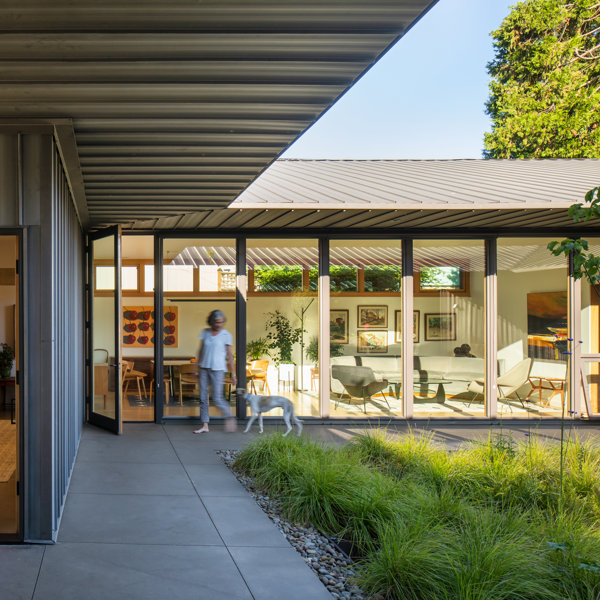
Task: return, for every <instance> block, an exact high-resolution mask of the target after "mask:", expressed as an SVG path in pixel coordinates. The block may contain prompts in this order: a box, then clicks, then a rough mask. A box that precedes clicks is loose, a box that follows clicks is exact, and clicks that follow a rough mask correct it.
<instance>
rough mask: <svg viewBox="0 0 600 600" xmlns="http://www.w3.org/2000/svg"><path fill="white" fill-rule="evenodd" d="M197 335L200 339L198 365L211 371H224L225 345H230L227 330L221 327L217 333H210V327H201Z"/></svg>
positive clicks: (230, 339)
mask: <svg viewBox="0 0 600 600" xmlns="http://www.w3.org/2000/svg"><path fill="white" fill-rule="evenodd" d="M198 337H199V338H200V339H201V340H202V360H201V361H200V367H201V368H203V369H211V370H212V371H226V370H227V369H226V361H225V358H226V356H227V348H226V346H231V345H232V338H231V334H230V333H229V331H227V330H226V329H221V331H219V333H217V335H212V334H211V329H203V330H202V331H201V332H200V335H199V336H198Z"/></svg>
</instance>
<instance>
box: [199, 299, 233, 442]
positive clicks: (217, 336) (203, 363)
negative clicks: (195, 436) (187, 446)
mask: <svg viewBox="0 0 600 600" xmlns="http://www.w3.org/2000/svg"><path fill="white" fill-rule="evenodd" d="M225 321H226V319H225V315H224V314H223V312H222V311H220V310H213V311H212V312H211V313H210V314H209V315H208V319H207V320H206V322H207V323H208V327H207V328H206V329H203V330H202V331H201V332H200V335H199V336H198V337H199V338H200V349H199V351H198V365H199V377H200V419H201V420H202V427H200V429H196V431H194V433H208V421H209V415H208V387H209V386H210V387H211V388H212V397H213V400H214V401H215V404H216V405H217V406H218V407H219V409H220V410H221V412H222V413H223V416H224V417H225V419H226V420H225V431H228V432H230V433H231V432H233V431H235V430H236V424H235V417H234V416H233V415H232V414H231V410H230V409H229V405H228V404H227V402H225V398H224V397H223V377H224V376H225V370H226V369H225V367H226V366H227V368H228V369H229V372H230V373H231V381H232V385H233V386H234V387H235V385H236V384H237V380H236V377H235V364H234V360H233V353H232V351H231V346H232V338H231V334H230V333H229V331H227V330H226V329H224V327H225Z"/></svg>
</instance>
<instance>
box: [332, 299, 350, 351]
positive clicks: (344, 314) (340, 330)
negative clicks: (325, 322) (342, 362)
mask: <svg viewBox="0 0 600 600" xmlns="http://www.w3.org/2000/svg"><path fill="white" fill-rule="evenodd" d="M349 314H350V313H349V311H348V310H343V309H342V310H339V309H335V308H332V309H331V310H330V311H329V332H330V336H331V343H332V344H347V343H348V342H349V341H350V339H349V336H348V317H349Z"/></svg>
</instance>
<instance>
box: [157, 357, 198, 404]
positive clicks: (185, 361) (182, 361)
mask: <svg viewBox="0 0 600 600" xmlns="http://www.w3.org/2000/svg"><path fill="white" fill-rule="evenodd" d="M150 362H151V363H152V365H154V360H152V361H150ZM194 362H196V361H195V359H192V358H165V359H163V367H167V369H168V370H169V393H170V395H171V397H172V398H173V397H174V396H175V384H174V379H175V369H174V367H181V365H189V364H193V363H194Z"/></svg>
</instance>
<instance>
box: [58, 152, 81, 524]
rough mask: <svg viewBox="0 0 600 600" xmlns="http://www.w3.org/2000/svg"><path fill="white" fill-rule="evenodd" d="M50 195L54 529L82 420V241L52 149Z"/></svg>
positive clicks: (64, 181) (62, 501)
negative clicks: (52, 224) (53, 297)
mask: <svg viewBox="0 0 600 600" xmlns="http://www.w3.org/2000/svg"><path fill="white" fill-rule="evenodd" d="M53 200H54V204H55V208H56V220H55V227H54V245H55V252H54V253H53V262H54V265H53V272H54V277H55V295H56V304H55V311H54V320H55V324H56V331H55V336H56V337H55V345H54V352H55V359H56V361H55V373H54V377H55V381H56V395H55V398H54V402H55V406H56V409H55V414H56V420H55V435H54V440H55V465H54V472H55V481H54V484H55V488H54V514H53V519H54V521H53V529H54V532H55V533H56V530H57V528H58V523H59V520H60V516H61V513H62V510H63V507H64V502H65V500H66V493H67V488H68V482H69V479H70V476H71V472H72V469H73V466H74V462H75V455H76V451H77V446H78V443H79V439H80V437H81V425H82V403H83V400H84V397H85V390H84V378H83V373H84V357H85V351H84V346H83V340H84V336H85V331H84V328H83V322H84V319H83V310H82V307H83V303H82V296H81V290H82V287H83V241H82V234H81V230H80V227H79V222H78V219H77V214H76V211H75V208H74V204H73V199H72V197H71V194H70V190H69V186H68V184H67V180H66V176H65V173H64V170H63V168H62V164H61V162H60V157H59V155H58V152H57V151H56V149H55V153H54V181H53Z"/></svg>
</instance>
